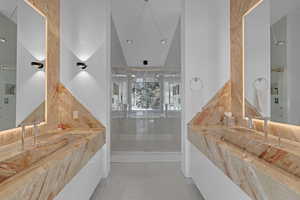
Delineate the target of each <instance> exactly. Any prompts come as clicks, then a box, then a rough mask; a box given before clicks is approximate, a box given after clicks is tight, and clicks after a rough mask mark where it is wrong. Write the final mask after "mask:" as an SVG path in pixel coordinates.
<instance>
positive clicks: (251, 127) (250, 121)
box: [247, 117, 253, 129]
mask: <svg viewBox="0 0 300 200" xmlns="http://www.w3.org/2000/svg"><path fill="white" fill-rule="evenodd" d="M247 125H248V128H249V129H253V118H252V117H247Z"/></svg>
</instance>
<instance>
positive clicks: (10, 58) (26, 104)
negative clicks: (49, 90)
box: [0, 0, 46, 131]
mask: <svg viewBox="0 0 300 200" xmlns="http://www.w3.org/2000/svg"><path fill="white" fill-rule="evenodd" d="M45 60H46V19H45V17H44V16H42V15H41V14H40V13H39V12H37V11H36V10H35V9H34V8H33V7H31V5H29V4H28V3H27V2H26V1H24V0H1V1H0V131H3V130H8V129H12V128H15V127H18V126H19V125H21V124H29V123H33V122H34V121H35V122H42V121H44V120H45Z"/></svg>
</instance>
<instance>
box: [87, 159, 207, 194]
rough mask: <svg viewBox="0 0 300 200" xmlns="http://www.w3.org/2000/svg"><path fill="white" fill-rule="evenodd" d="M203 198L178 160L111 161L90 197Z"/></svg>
mask: <svg viewBox="0 0 300 200" xmlns="http://www.w3.org/2000/svg"><path fill="white" fill-rule="evenodd" d="M154 199H155V200H203V198H202V196H201V194H200V192H199V190H198V189H197V188H196V186H195V185H194V184H193V183H192V182H191V180H190V179H185V178H184V177H183V175H182V174H181V172H180V163H114V164H112V171H111V175H110V177H109V178H108V179H107V180H104V181H102V182H101V183H100V184H99V186H98V188H97V189H96V191H95V193H94V195H93V196H92V198H91V200H154Z"/></svg>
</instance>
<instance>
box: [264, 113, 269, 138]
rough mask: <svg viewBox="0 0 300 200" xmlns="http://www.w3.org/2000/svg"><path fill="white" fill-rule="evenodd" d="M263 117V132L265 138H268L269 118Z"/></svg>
mask: <svg viewBox="0 0 300 200" xmlns="http://www.w3.org/2000/svg"><path fill="white" fill-rule="evenodd" d="M263 119H264V133H265V139H266V140H268V135H269V120H270V119H269V118H268V117H265V118H263Z"/></svg>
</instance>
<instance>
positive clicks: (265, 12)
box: [245, 0, 271, 116]
mask: <svg viewBox="0 0 300 200" xmlns="http://www.w3.org/2000/svg"><path fill="white" fill-rule="evenodd" d="M269 24H270V1H269V0H264V1H263V2H262V3H261V4H260V5H259V6H258V7H257V8H256V9H255V10H253V11H252V12H250V13H249V14H248V15H247V16H246V17H245V98H246V99H247V100H248V101H249V102H250V103H251V105H253V106H257V102H256V89H255V87H254V82H255V81H256V80H257V78H265V79H266V80H267V85H266V86H267V87H268V88H270V72H271V70H270V69H271V68H270V65H271V63H270V62H271V61H270V27H269ZM263 84H264V83H262V85H263ZM269 91H270V90H269V89H267V90H266V93H267V95H266V96H264V98H266V99H267V100H266V101H267V105H266V107H265V108H264V109H263V110H262V114H263V115H264V116H270V92H269Z"/></svg>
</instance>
